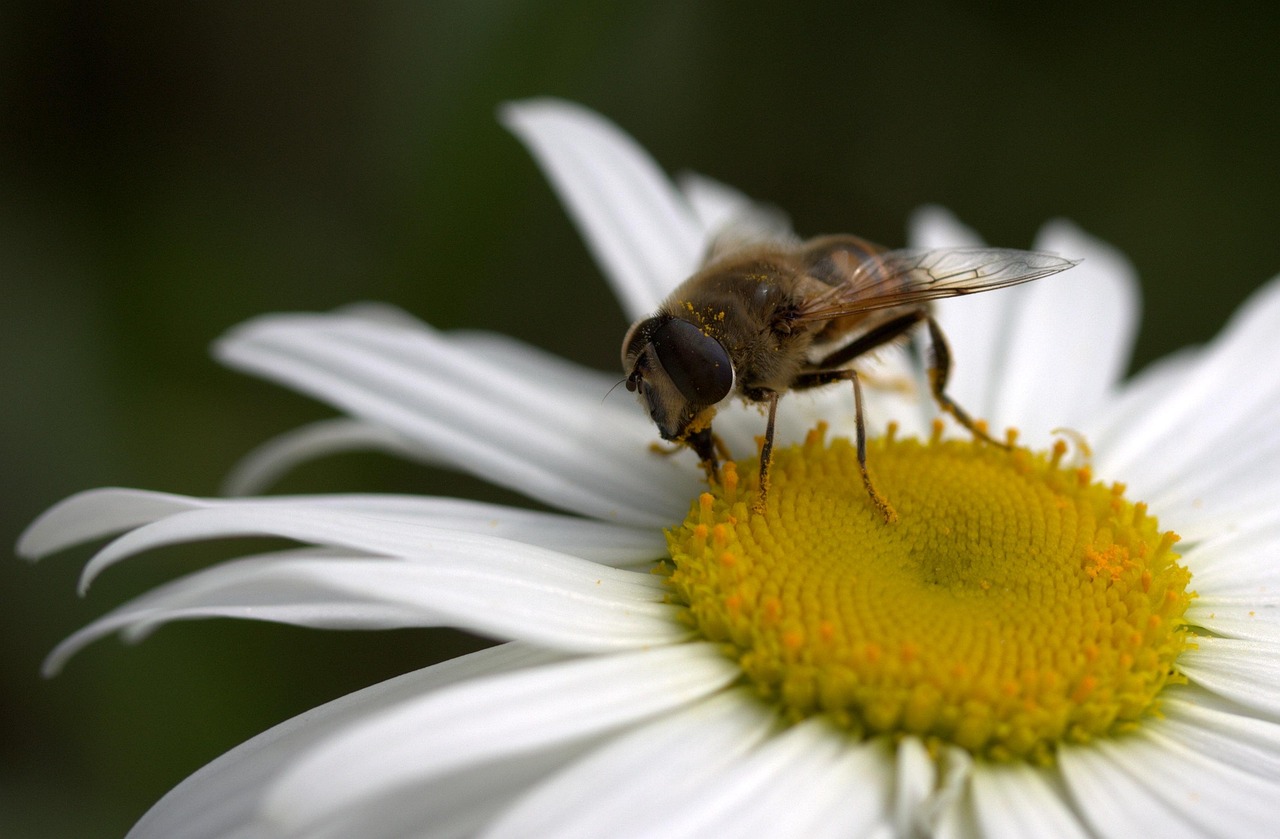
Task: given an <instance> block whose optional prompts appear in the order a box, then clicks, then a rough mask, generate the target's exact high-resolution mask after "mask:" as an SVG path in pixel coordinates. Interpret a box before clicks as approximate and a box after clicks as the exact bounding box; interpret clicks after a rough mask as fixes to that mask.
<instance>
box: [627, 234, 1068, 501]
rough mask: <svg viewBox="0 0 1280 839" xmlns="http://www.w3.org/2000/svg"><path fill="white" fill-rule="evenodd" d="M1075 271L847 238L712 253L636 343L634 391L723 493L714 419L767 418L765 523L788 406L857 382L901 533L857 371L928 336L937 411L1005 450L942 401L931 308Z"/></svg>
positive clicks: (939, 336)
mask: <svg viewBox="0 0 1280 839" xmlns="http://www.w3.org/2000/svg"><path fill="white" fill-rule="evenodd" d="M1076 264H1077V262H1076V261H1073V260H1070V259H1064V258H1062V257H1059V256H1055V255H1053V254H1048V253H1041V252H1036V251H1022V250H1010V249H1005V248H950V249H942V250H910V249H908V250H886V249H885V248H882V247H879V246H878V245H874V244H872V243H870V242H868V241H866V240H864V239H860V238H858V237H857V236H850V235H833V236H821V237H818V238H815V239H810V240H808V241H804V242H798V243H794V244H793V243H772V242H766V243H757V244H748V245H742V244H738V243H731V244H730V246H728V247H715V246H713V248H712V250H711V252H710V253H709V254H708V257H707V259H706V261H705V263H704V265H703V267H702V268H701V269H700V270H699V271H698V272H697V273H695V274H694V275H693V276H692V277H690V278H689V279H687V280H685V282H684V283H682V284H681V285H680V286H679V287H677V288H676V289H675V291H673V292H672V293H671V295H670V296H669V297H668V298H667V299H666V300H665V301H663V303H662V305H661V306H659V307H658V310H657V311H656V312H655V313H654V314H653V315H651V316H649V317H646V318H643V319H641V320H639V321H637V322H636V323H635V324H633V325H632V326H631V328H630V329H629V330H628V331H627V334H626V337H625V338H624V339H623V341H622V368H623V371H624V372H625V373H626V387H627V390H629V391H632V392H633V393H635V394H636V395H637V398H638V399H639V401H640V403H641V405H643V406H644V407H645V408H646V409H647V410H648V412H649V416H650V417H651V418H652V419H653V422H654V423H655V424H656V425H657V427H658V432H659V434H661V436H662V438H663V439H664V440H669V441H673V442H675V443H679V444H683V445H686V446H688V447H689V448H691V449H693V451H694V452H695V453H696V454H697V456H698V458H699V459H700V461H701V463H702V466H703V468H704V469H705V470H706V473H707V476H708V478H709V479H711V480H714V481H718V480H719V473H720V469H719V462H720V461H719V456H720V454H723V453H724V447H723V445H722V444H721V443H720V442H719V440H718V439H717V438H716V437H715V436H714V435H713V434H712V430H711V421H712V418H713V417H714V416H715V413H716V409H717V407H719V406H720V405H721V404H722V403H723V402H725V401H726V400H727V399H729V398H730V397H733V396H737V397H740V398H742V399H744V400H746V401H747V402H749V403H756V404H759V405H762V406H764V408H765V409H766V410H767V414H768V420H767V423H766V425H765V433H764V441H763V443H762V445H761V449H760V495H759V499H758V500H757V503H756V508H757V509H763V505H764V499H765V496H766V493H767V492H768V488H769V478H768V475H769V466H770V463H771V460H772V453H773V434H774V421H775V418H776V416H777V411H778V400H779V398H780V397H781V396H782V395H783V394H784V393H786V392H787V391H789V390H806V389H808V388H815V387H822V386H825V385H830V384H835V383H838V382H851V383H852V386H853V397H854V405H855V409H856V410H855V417H856V437H857V441H856V442H857V456H858V468H859V470H860V472H861V474H862V482H863V484H864V486H865V487H866V491H867V493H868V495H869V496H870V498H871V501H872V503H873V504H874V505H875V507H876V509H877V510H878V511H879V513H880V515H881V516H882V517H883V518H884V519H885V521H886V522H892V521H894V520H896V518H897V514H896V513H895V512H894V510H893V507H892V506H891V505H890V504H889V502H888V500H887V499H886V498H885V497H884V496H883V495H881V494H880V492H879V491H878V490H877V489H876V488H875V485H874V484H873V483H872V480H871V476H870V474H868V472H867V450H866V427H865V424H864V421H863V408H862V401H863V400H862V386H861V383H860V382H859V377H858V373H857V371H856V369H855V368H854V367H853V366H852V365H853V363H854V362H856V361H857V360H858V359H859V358H861V357H863V356H866V355H867V354H868V353H871V352H873V351H874V350H877V349H880V348H882V347H885V346H886V345H889V344H892V343H894V342H897V341H900V340H902V339H904V338H906V337H907V336H909V335H910V334H911V333H912V331H913V330H915V329H917V328H918V327H921V326H923V327H924V328H925V329H926V330H927V333H928V341H929V345H930V352H929V372H928V381H929V389H930V392H931V393H932V395H933V399H934V401H935V402H937V404H938V407H939V408H940V409H941V410H942V411H944V412H946V413H947V414H949V415H951V416H952V417H954V418H955V419H956V420H957V421H958V422H959V423H960V424H961V425H963V426H964V427H965V428H966V429H968V430H969V432H970V433H972V434H973V435H975V436H976V437H978V438H980V439H982V440H984V441H986V442H988V443H991V444H993V445H997V446H1005V447H1007V446H1006V444H1004V443H1001V442H998V441H996V440H994V439H992V438H991V437H990V436H988V434H987V433H986V431H985V430H984V429H983V427H982V426H981V425H979V424H978V423H977V422H975V421H974V420H973V418H972V417H970V415H969V414H968V413H966V412H965V411H964V410H963V409H962V408H961V407H960V406H959V405H957V404H956V403H955V402H954V401H953V400H952V399H951V397H949V396H948V395H947V393H946V386H947V379H948V376H949V374H950V371H951V351H950V349H949V348H948V346H947V342H946V338H945V337H944V336H943V333H942V330H941V329H940V328H939V326H938V322H937V321H936V320H935V319H934V317H933V315H932V313H931V307H930V301H933V300H937V299H941V298H946V297H956V296H959V295H963V294H973V293H976V292H981V291H991V290H993V289H998V288H1004V287H1006V286H1012V285H1017V284H1019V283H1025V282H1030V281H1031V280H1037V279H1040V278H1042V277H1047V276H1050V275H1052V274H1057V273H1058V272H1060V271H1065V270H1066V269H1068V268H1071V267H1072V266H1074V265H1076Z"/></svg>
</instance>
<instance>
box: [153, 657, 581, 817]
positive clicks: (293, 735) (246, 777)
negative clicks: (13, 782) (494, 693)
mask: <svg viewBox="0 0 1280 839" xmlns="http://www.w3.org/2000/svg"><path fill="white" fill-rule="evenodd" d="M560 658H561V656H558V655H556V654H553V653H549V652H545V651H536V650H531V649H529V648H527V647H523V646H521V645H518V644H508V645H506V646H503V647H495V648H492V649H488V650H483V651H481V652H478V653H473V654H471V655H468V656H463V657H461V658H456V659H453V660H451V661H447V662H444V663H443V664H438V665H436V666H434V667H428V668H426V669H424V670H418V671H416V672H414V673H407V674H405V675H403V676H399V677H397V678H395V679H391V680H389V681H386V682H382V683H381V684H378V685H374V686H373V687H369V688H365V689H364V690H361V691H357V692H355V693H352V694H348V695H347V696H344V697H342V698H341V699H337V700H334V701H333V702H330V703H327V704H325V705H321V706H320V707H318V708H314V709H312V710H310V711H307V712H306V713H304V714H301V715H299V716H297V717H294V718H293V719H291V720H288V721H287V722H284V723H281V724H280V725H277V726H275V727H274V728H271V729H270V730H268V731H265V732H263V733H262V734H259V735H258V736H257V737H254V738H253V739H252V740H249V741H247V742H245V743H242V744H241V745H239V746H237V747H236V748H235V749H233V750H231V751H230V752H227V753H226V754H224V755H223V756H222V757H219V758H218V759H217V760H215V761H213V762H212V763H210V764H208V765H207V766H205V767H204V768H203V769H200V770H199V771H198V772H196V773H195V774H193V775H192V776H191V777H189V778H187V779H186V780H185V781H183V782H182V783H181V784H179V785H178V786H177V787H175V788H174V789H173V790H171V791H170V792H169V793H168V794H167V795H165V797H164V798H162V799H160V801H158V802H157V803H156V804H155V805H154V806H153V807H152V808H151V809H150V810H149V811H148V812H147V814H146V815H145V816H143V817H142V819H141V820H140V821H139V822H138V823H137V824H136V825H135V826H134V828H133V830H132V831H130V833H129V839H171V837H178V836H181V837H183V839H224V838H225V837H228V836H233V835H237V831H240V830H243V829H244V828H245V826H246V825H248V824H250V823H251V822H252V820H253V814H254V812H255V810H256V809H257V807H258V804H259V802H260V800H261V798H262V794H263V792H264V790H265V788H266V784H267V783H268V782H269V781H270V780H271V779H273V778H274V777H276V776H277V775H279V774H280V772H281V771H283V770H284V769H286V768H287V767H288V766H290V765H291V764H292V763H293V762H294V761H295V760H296V759H297V756H298V755H299V754H301V753H302V752H304V751H305V750H307V749H309V748H310V747H312V746H313V745H314V744H315V743H317V742H319V741H321V740H323V739H324V738H326V737H328V736H330V735H331V734H332V733H333V732H335V731H338V730H340V729H342V728H345V727H346V726H348V725H350V724H351V723H353V722H356V721H358V720H360V719H362V718H364V717H366V716H369V715H373V714H376V713H377V712H378V711H379V710H381V709H384V708H389V707H392V706H395V705H398V704H400V703H402V702H404V701H406V700H408V699H411V698H413V697H415V696H420V695H422V694H424V693H427V692H429V691H432V690H436V689H439V688H441V687H444V686H447V685H450V684H453V683H456V682H459V681H463V680H467V679H472V678H476V677H479V676H484V675H490V674H494V673H502V672H510V671H513V670H516V669H519V668H523V667H530V666H534V665H539V664H548V663H551V662H554V661H557V660H560Z"/></svg>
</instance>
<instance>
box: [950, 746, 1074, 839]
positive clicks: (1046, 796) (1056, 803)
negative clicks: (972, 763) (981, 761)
mask: <svg viewBox="0 0 1280 839" xmlns="http://www.w3.org/2000/svg"><path fill="white" fill-rule="evenodd" d="M973 804H974V812H975V814H976V817H977V820H978V824H979V826H980V829H981V835H983V836H992V837H994V836H1009V837H1018V836H1035V837H1037V839H1039V838H1040V837H1043V839H1088V836H1089V832H1088V831H1087V830H1086V829H1085V828H1084V826H1083V825H1082V824H1081V823H1080V817H1079V816H1077V815H1076V814H1075V813H1074V812H1073V811H1072V810H1071V808H1070V807H1069V806H1067V803H1066V802H1065V801H1063V800H1062V796H1061V795H1060V794H1059V793H1058V791H1057V790H1055V789H1054V788H1053V787H1051V786H1050V785H1049V783H1048V782H1047V781H1046V778H1045V773H1044V770H1041V769H1035V768H1033V767H1031V766H1028V765H1027V764H1025V763H1005V764H996V763H992V764H986V765H983V766H981V767H980V768H979V769H978V770H977V771H976V772H974V773H973Z"/></svg>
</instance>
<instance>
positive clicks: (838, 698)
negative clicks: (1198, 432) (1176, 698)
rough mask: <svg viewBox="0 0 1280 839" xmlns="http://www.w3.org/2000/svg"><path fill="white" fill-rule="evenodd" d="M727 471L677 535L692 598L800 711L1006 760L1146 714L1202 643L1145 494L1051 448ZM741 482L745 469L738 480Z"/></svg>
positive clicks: (795, 453) (933, 449) (905, 454)
mask: <svg viewBox="0 0 1280 839" xmlns="http://www.w3.org/2000/svg"><path fill="white" fill-rule="evenodd" d="M824 432H825V428H824V427H823V426H819V427H818V428H817V429H816V430H815V431H813V432H810V434H809V437H808V439H807V440H806V441H805V443H804V444H803V445H801V446H794V447H791V448H789V449H782V450H778V451H775V452H774V459H773V465H772V467H771V471H770V486H769V493H768V500H767V505H766V510H765V512H764V513H763V514H756V513H753V512H752V511H751V508H752V504H753V503H754V501H755V500H756V495H757V492H758V489H757V487H756V481H757V479H758V465H757V463H756V462H755V461H754V460H752V461H745V462H743V463H738V464H728V465H727V468H726V470H725V473H724V480H723V483H722V485H721V486H716V487H713V488H712V491H710V492H707V493H704V494H703V495H702V496H701V497H700V498H699V499H698V500H697V501H696V502H695V503H694V504H693V505H692V509H691V511H690V513H689V517H688V518H687V519H686V520H685V522H684V524H682V525H681V526H679V527H677V528H675V529H673V530H672V531H670V532H669V533H668V542H669V545H670V549H671V556H672V559H673V562H674V566H675V568H674V571H673V572H672V574H671V577H670V583H671V586H672V590H673V592H674V598H675V599H676V600H677V601H678V602H680V603H682V604H684V605H686V606H687V607H688V608H687V614H688V617H689V619H690V620H691V621H692V622H693V624H694V625H695V626H696V628H697V630H698V631H699V632H700V633H701V634H702V635H703V636H705V637H706V638H709V639H711V640H714V641H719V642H722V643H724V645H725V648H726V650H727V652H728V653H729V654H730V655H731V656H733V657H734V658H735V659H736V660H737V661H738V662H739V663H740V665H741V667H742V670H743V673H744V674H745V678H746V679H747V680H749V682H750V683H752V684H754V685H755V686H756V688H757V689H758V690H759V692H760V693H761V694H762V695H763V696H764V697H766V698H767V699H768V700H770V701H772V702H774V703H776V704H778V705H779V706H781V707H782V708H784V709H785V713H786V715H787V716H788V717H789V718H792V719H800V718H803V717H806V716H809V715H813V714H826V715H828V716H830V717H831V718H832V719H834V720H835V721H836V722H838V723H839V724H841V725H842V726H844V727H846V728H847V729H849V730H850V731H851V732H852V733H854V734H855V735H856V736H860V737H871V736H875V735H878V734H884V733H888V734H915V735H919V736H922V737H924V738H925V739H926V740H928V741H930V742H935V743H937V742H946V743H953V744H955V745H957V746H960V747H962V748H964V749H967V750H968V751H970V752H972V753H974V754H978V755H982V756H985V757H988V758H992V759H998V760H1003V759H1014V758H1021V759H1027V760H1031V761H1035V762H1046V761H1049V760H1051V759H1052V757H1053V752H1054V748H1055V746H1056V744H1058V743H1062V742H1073V743H1078V742H1086V741H1089V740H1091V739H1093V738H1097V737H1104V736H1110V735H1114V734H1118V733H1121V732H1124V731H1126V730H1130V729H1132V728H1133V727H1134V726H1136V725H1137V724H1138V723H1139V722H1140V721H1141V720H1142V719H1143V717H1144V716H1147V715H1149V714H1152V713H1153V712H1154V711H1155V705H1156V698H1157V696H1158V694H1159V693H1160V691H1161V690H1162V689H1163V688H1164V686H1165V685H1166V684H1169V683H1171V682H1175V681H1182V680H1183V679H1182V676H1181V675H1180V674H1179V673H1178V671H1177V669H1176V667H1175V660H1176V659H1177V657H1178V654H1179V653H1180V652H1181V651H1182V650H1183V649H1184V648H1185V647H1186V646H1187V645H1188V643H1189V633H1188V630H1187V627H1186V625H1185V622H1184V620H1183V612H1184V611H1185V610H1186V607H1187V604H1188V602H1189V600H1190V598H1191V597H1192V596H1193V595H1192V594H1191V593H1190V592H1188V591H1187V584H1188V583H1189V582H1190V579H1191V575H1190V573H1189V572H1188V571H1187V570H1186V569H1185V568H1184V567H1182V566H1181V565H1179V564H1178V563H1177V559H1178V557H1177V555H1176V554H1175V553H1173V551H1172V550H1171V547H1172V545H1173V544H1174V542H1176V541H1177V538H1178V537H1177V536H1176V535H1175V534H1173V533H1161V532H1160V530H1159V528H1158V526H1157V523H1156V520H1155V519H1154V518H1153V517H1151V516H1149V515H1148V514H1147V511H1146V506H1145V505H1144V504H1141V503H1139V504H1131V503H1130V502H1129V501H1127V500H1126V499H1125V498H1124V488H1123V486H1120V485H1114V486H1104V485H1102V484H1100V483H1096V482H1094V481H1093V479H1092V477H1091V475H1090V473H1089V470H1088V469H1087V468H1071V467H1068V466H1066V465H1064V464H1063V463H1062V459H1063V455H1064V453H1065V451H1066V447H1065V445H1064V444H1061V443H1060V444H1059V445H1058V446H1057V447H1055V449H1054V451H1053V452H1050V453H1033V452H1031V451H1029V450H1026V449H1022V448H1015V449H1013V450H1012V451H1008V450H1005V449H1001V448H998V447H996V446H991V445H989V444H984V443H979V442H970V441H958V440H945V441H944V440H942V439H940V435H939V434H938V433H935V434H934V436H933V437H932V438H931V439H929V440H928V441H920V440H916V439H901V440H900V439H895V438H894V436H893V435H892V434H890V435H889V436H888V437H884V438H881V439H879V440H873V441H870V442H869V445H868V457H867V460H868V463H869V465H870V468H871V471H872V474H873V477H874V479H875V481H876V485H877V487H878V488H879V489H880V491H881V492H882V493H883V494H884V495H885V496H886V497H887V498H888V499H890V501H891V502H892V504H893V505H894V507H895V508H896V510H897V512H898V516H899V520H898V521H897V523H895V524H886V523H885V522H884V521H883V519H882V518H881V516H880V514H879V512H877V510H876V509H875V508H874V507H873V506H872V504H871V503H870V501H869V499H868V497H867V493H866V490H865V489H864V487H863V484H862V480H861V477H860V475H859V472H858V467H857V459H856V454H855V452H854V450H853V447H852V446H851V445H850V443H849V442H848V441H847V440H843V439H837V440H834V441H833V442H832V443H831V444H830V445H827V444H826V443H825V442H824V439H823V438H824ZM743 477H745V478H746V480H745V481H744V480H742V478H743Z"/></svg>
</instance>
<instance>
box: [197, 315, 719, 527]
mask: <svg viewBox="0 0 1280 839" xmlns="http://www.w3.org/2000/svg"><path fill="white" fill-rule="evenodd" d="M465 343H466V342H465V341H464V342H463V344H464V345H462V346H460V345H459V342H457V341H454V340H451V339H450V338H449V337H448V336H444V335H440V334H438V333H436V332H434V331H431V330H429V329H426V328H422V329H412V330H411V329H402V330H397V329H393V328H389V327H375V326H374V325H372V324H370V323H368V322H367V321H363V320H360V319H354V318H351V317H343V316H340V315H279V316H272V317H262V318H258V319H256V320H253V321H250V322H248V323H246V324H242V325H241V326H240V327H238V328H236V329H234V330H232V332H231V333H230V334H229V335H228V336H226V337H225V338H223V339H222V341H220V342H219V344H218V354H219V356H220V358H221V359H222V360H223V361H225V362H226V363H228V364H230V365H231V366H235V367H239V368H241V369H245V370H248V371H250V372H254V373H256V374H258V375H262V376H265V377H267V378H272V379H275V380H277V381H280V382H282V383H285V384H288V385H290V386H292V387H295V388H297V389H299V390H302V391H304V392H307V393H310V394H311V395H313V396H315V397H316V398H319V399H323V400H325V401H328V402H330V403H331V404H333V405H336V406H338V407H340V408H342V409H343V410H344V411H346V412H348V413H350V414H353V415H355V416H358V417H361V418H363V419H365V420H366V421H369V422H372V423H375V424H379V425H384V426H386V427H389V428H391V429H394V430H395V431H396V432H397V433H398V434H400V435H402V436H403V437H405V438H406V439H407V440H409V441H411V443H412V445H414V446H415V447H418V448H420V449H421V450H422V451H423V452H425V453H426V454H427V455H428V456H431V457H436V458H439V459H441V460H443V461H445V462H447V463H449V464H450V465H452V466H454V467H455V468H458V469H462V470H464V471H468V472H471V473H473V474H476V475H478V476H480V477H482V478H485V479H487V480H490V481H493V482H494V483H498V484H501V485H504V486H508V487H511V488H513V489H516V490H518V491H520V492H523V493H525V494H527V495H529V496H531V497H533V498H538V499H540V500H542V501H545V502H547V503H549V504H552V505H554V506H557V507H561V508H563V509H569V510H573V511H575V512H580V513H585V514H587V515H591V516H593V517H596V518H601V519H613V520H617V521H622V522H626V523H633V524H645V525H654V524H657V525H667V524H670V523H671V522H672V521H674V520H678V519H679V518H681V517H682V516H683V512H684V509H685V507H686V505H687V504H688V500H689V499H691V498H693V497H694V495H696V492H697V471H696V470H690V469H688V468H687V467H686V465H685V464H683V462H681V463H675V462H673V459H671V458H660V457H655V456H654V455H653V454H652V453H651V452H650V451H649V445H650V444H651V442H652V441H653V436H654V435H653V430H652V427H651V425H650V423H649V422H648V420H647V419H646V418H645V417H644V416H643V415H642V412H639V411H636V410H634V406H630V405H627V406H623V405H622V404H621V400H620V399H619V400H609V401H601V400H602V399H603V397H604V395H605V394H606V393H607V392H608V391H609V389H610V387H611V386H612V384H613V382H612V381H611V380H609V379H608V378H607V377H604V376H600V387H599V396H597V397H595V398H583V397H581V395H575V394H571V393H564V392H562V393H557V392H555V391H554V390H550V389H548V388H546V387H544V386H543V384H542V382H541V381H539V380H538V378H537V377H534V376H530V375H529V374H528V373H527V372H524V371H519V372H513V370H511V369H510V368H509V366H508V365H504V364H502V363H495V362H494V361H493V360H492V359H490V358H486V357H484V356H483V355H480V354H477V353H475V352H472V351H470V349H469V348H468V347H467V346H465Z"/></svg>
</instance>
